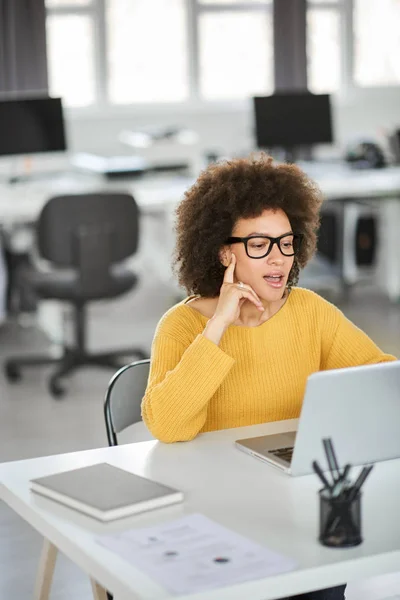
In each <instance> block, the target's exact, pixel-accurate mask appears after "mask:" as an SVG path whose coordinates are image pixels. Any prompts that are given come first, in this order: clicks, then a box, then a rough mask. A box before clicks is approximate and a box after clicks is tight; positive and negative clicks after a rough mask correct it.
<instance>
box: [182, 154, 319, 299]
mask: <svg viewBox="0 0 400 600" xmlns="http://www.w3.org/2000/svg"><path fill="white" fill-rule="evenodd" d="M321 202H322V194H321V191H320V190H319V188H318V186H317V185H316V184H315V183H314V182H313V181H312V180H310V179H309V178H308V177H307V175H306V174H305V173H304V172H303V171H301V169H299V168H298V167H297V166H296V165H292V164H278V163H275V162H274V161H273V159H272V158H271V157H270V156H267V155H266V154H264V153H262V154H261V155H260V156H258V157H255V156H252V157H250V158H240V159H234V160H229V161H225V162H220V163H215V164H212V165H210V166H208V167H207V168H206V169H205V170H204V171H202V173H201V174H200V176H199V177H198V179H197V181H196V183H195V184H194V185H193V186H192V187H191V188H189V189H188V190H187V191H186V193H185V197H184V198H183V200H182V201H181V203H180V204H179V206H178V208H177V210H176V223H175V229H176V247H175V257H174V269H175V272H176V274H177V276H178V279H179V283H180V284H181V285H182V286H183V287H185V288H186V290H187V292H188V293H189V294H199V295H200V296H204V297H216V296H218V295H219V291H220V287H221V285H222V280H223V276H224V271H225V267H224V266H223V265H222V264H221V262H220V250H221V248H222V246H223V245H224V241H225V240H226V239H227V238H228V237H229V236H231V235H232V230H233V228H234V226H235V224H236V222H237V221H238V220H239V219H248V218H254V217H258V216H260V215H261V214H262V212H263V211H264V210H265V209H273V210H277V209H281V210H283V211H284V212H285V213H286V215H287V217H288V219H289V221H290V224H291V227H292V230H293V231H294V232H295V233H301V234H303V236H304V237H303V241H302V245H301V248H300V251H299V254H297V256H295V260H294V263H293V267H292V269H291V271H290V274H289V278H288V288H289V289H290V288H291V287H292V286H294V285H296V284H297V282H298V277H299V269H300V268H303V267H304V266H305V265H306V264H307V262H308V261H309V260H310V258H311V257H312V255H313V254H314V251H315V247H316V242H317V231H318V227H319V209H320V206H321Z"/></svg>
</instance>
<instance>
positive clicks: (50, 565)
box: [34, 539, 58, 600]
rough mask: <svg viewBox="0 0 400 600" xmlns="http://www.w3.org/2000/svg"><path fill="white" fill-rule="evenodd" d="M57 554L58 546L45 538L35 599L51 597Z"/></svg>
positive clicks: (44, 599) (40, 599) (46, 599)
mask: <svg viewBox="0 0 400 600" xmlns="http://www.w3.org/2000/svg"><path fill="white" fill-rule="evenodd" d="M57 554H58V550H57V548H56V547H55V546H54V545H53V544H52V543H51V542H49V540H47V539H45V540H44V542H43V548H42V554H41V556H40V562H39V568H38V573H37V577H36V585H35V593H34V598H35V600H49V598H50V588H51V583H52V581H53V574H54V568H55V566H56V558H57Z"/></svg>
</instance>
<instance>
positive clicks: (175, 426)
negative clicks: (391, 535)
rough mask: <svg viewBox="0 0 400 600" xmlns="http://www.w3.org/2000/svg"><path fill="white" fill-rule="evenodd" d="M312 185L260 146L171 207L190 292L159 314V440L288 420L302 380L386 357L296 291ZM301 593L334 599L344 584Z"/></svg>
mask: <svg viewBox="0 0 400 600" xmlns="http://www.w3.org/2000/svg"><path fill="white" fill-rule="evenodd" d="M320 205H321V193H320V191H319V189H318V188H317V186H316V185H315V184H314V183H313V182H312V181H310V180H309V179H308V177H307V176H306V175H305V174H304V173H303V172H302V171H301V170H300V169H299V168H298V167H296V166H294V165H287V164H275V163H274V162H273V160H272V159H271V158H269V157H267V156H265V155H262V156H261V157H260V158H259V159H238V160H232V161H229V162H225V163H220V164H214V165H211V166H210V167H208V169H206V170H205V171H204V172H203V173H201V175H200V176H199V178H198V180H197V181H196V183H195V184H194V185H193V187H192V188H190V189H189V190H188V191H187V192H186V195H185V198H184V199H183V201H182V202H181V204H180V205H179V207H178V210H177V254H176V267H177V272H178V275H179V281H180V283H181V284H182V285H183V286H184V287H185V288H186V289H187V290H188V292H189V293H190V294H192V295H191V296H189V297H188V298H187V299H186V300H184V301H183V302H181V303H179V304H178V305H176V306H174V307H173V308H172V309H170V310H169V311H168V312H167V313H166V314H165V315H164V316H163V318H162V319H161V321H160V323H159V325H158V327H157V330H156V333H155V337H154V341H153V346H152V358H151V369H150V375H149V382H148V386H147V390H146V394H145V396H144V398H143V402H142V414H143V419H144V421H145V423H146V425H147V426H148V428H149V429H150V431H151V432H152V433H153V435H154V436H155V437H157V438H158V439H160V440H161V441H164V442H178V441H187V440H191V439H193V438H194V437H195V436H196V435H197V434H198V433H200V432H205V431H212V430H216V429H225V428H231V427H241V426H245V425H253V424H256V423H265V422H269V421H276V420H281V419H293V418H298V417H299V414H300V409H301V404H302V398H303V395H304V390H305V385H306V380H307V377H308V376H309V375H310V374H311V373H313V372H315V371H320V370H324V369H336V368H341V367H350V366H356V365H364V364H371V363H378V362H384V361H389V360H395V358H394V357H393V356H390V355H388V354H384V353H383V352H382V351H381V350H380V349H379V348H378V347H377V346H376V345H375V344H374V343H373V342H372V340H370V338H369V337H368V336H367V335H366V334H365V333H363V332H362V331H361V330H360V329H358V328H357V327H356V326H355V325H353V324H352V323H351V322H350V321H349V320H348V319H346V317H345V316H344V315H343V314H342V312H341V311H340V310H339V309H337V308H336V307H335V306H333V305H332V304H330V303H329V302H327V301H326V300H324V299H323V298H321V297H320V296H318V295H317V294H315V293H314V292H311V291H309V290H305V289H301V288H296V287H295V286H296V284H297V281H298V276H299V269H300V268H302V267H304V266H305V265H306V264H307V262H308V261H309V260H310V258H311V256H312V255H313V253H314V250H315V246H316V232H317V229H318V224H319V209H320ZM302 598H314V599H315V600H317V599H318V600H322V599H323V600H327V599H328V598H329V599H330V600H340V599H342V598H344V586H341V587H340V588H334V589H332V590H325V591H321V592H315V593H314V594H312V595H311V594H309V595H307V596H302Z"/></svg>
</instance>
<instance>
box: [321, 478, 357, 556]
mask: <svg viewBox="0 0 400 600" xmlns="http://www.w3.org/2000/svg"><path fill="white" fill-rule="evenodd" d="M350 489H351V488H350ZM319 501H320V513H319V518H320V523H319V541H320V542H321V544H323V545H324V546H331V547H339V548H350V547H352V546H358V544H361V542H362V535H361V492H358V493H357V494H356V495H355V497H354V498H353V497H352V496H351V494H347V493H346V494H340V495H339V496H338V497H337V498H334V497H332V496H331V495H330V494H329V493H327V491H326V490H325V489H323V490H321V491H320V492H319Z"/></svg>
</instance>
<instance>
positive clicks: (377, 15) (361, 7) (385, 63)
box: [354, 0, 400, 86]
mask: <svg viewBox="0 0 400 600" xmlns="http://www.w3.org/2000/svg"><path fill="white" fill-rule="evenodd" d="M399 25H400V2H399V0H379V2H376V1H375V0H354V79H355V82H356V83H357V84H358V85H360V86H385V85H396V84H397V85H398V84H399V83H400V60H399V56H400V27H399Z"/></svg>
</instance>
